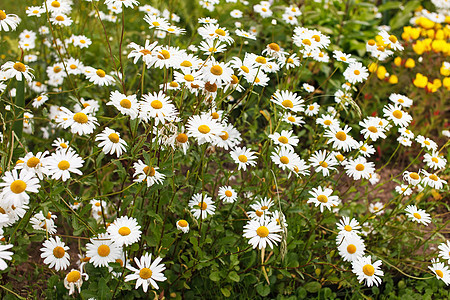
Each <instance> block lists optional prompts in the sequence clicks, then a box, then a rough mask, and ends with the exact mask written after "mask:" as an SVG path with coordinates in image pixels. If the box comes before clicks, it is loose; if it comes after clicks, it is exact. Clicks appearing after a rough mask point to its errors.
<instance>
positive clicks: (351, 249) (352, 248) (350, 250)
mask: <svg viewBox="0 0 450 300" xmlns="http://www.w3.org/2000/svg"><path fill="white" fill-rule="evenodd" d="M347 252H348V253H350V254H353V253H355V252H356V246H355V245H353V244H350V245H348V246H347Z"/></svg>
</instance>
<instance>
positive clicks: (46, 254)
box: [41, 236, 70, 271]
mask: <svg viewBox="0 0 450 300" xmlns="http://www.w3.org/2000/svg"><path fill="white" fill-rule="evenodd" d="M42 246H43V248H41V251H42V254H41V257H42V258H45V259H44V263H45V264H47V265H49V266H48V267H49V268H53V267H55V270H56V271H59V270H65V269H67V267H68V266H69V265H70V261H69V260H70V256H69V253H68V252H67V250H69V247H68V246H66V244H65V243H64V242H63V241H61V239H60V238H59V236H56V237H54V238H53V237H51V238H50V239H48V240H46V241H45V242H44V243H43V244H42Z"/></svg>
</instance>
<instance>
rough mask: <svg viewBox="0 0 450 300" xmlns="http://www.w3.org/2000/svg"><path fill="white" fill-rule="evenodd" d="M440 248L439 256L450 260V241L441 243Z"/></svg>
mask: <svg viewBox="0 0 450 300" xmlns="http://www.w3.org/2000/svg"><path fill="white" fill-rule="evenodd" d="M438 249H439V250H440V251H439V257H440V258H442V259H446V260H448V261H449V262H450V241H447V243H441V244H439V246H438Z"/></svg>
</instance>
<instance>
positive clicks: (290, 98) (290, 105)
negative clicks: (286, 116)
mask: <svg viewBox="0 0 450 300" xmlns="http://www.w3.org/2000/svg"><path fill="white" fill-rule="evenodd" d="M270 101H272V102H273V103H275V104H278V105H280V106H282V107H283V108H285V109H287V110H290V111H293V112H301V111H303V102H304V101H303V99H302V97H300V96H297V94H296V93H292V92H290V91H279V90H277V91H276V92H275V93H274V94H273V96H272V98H270Z"/></svg>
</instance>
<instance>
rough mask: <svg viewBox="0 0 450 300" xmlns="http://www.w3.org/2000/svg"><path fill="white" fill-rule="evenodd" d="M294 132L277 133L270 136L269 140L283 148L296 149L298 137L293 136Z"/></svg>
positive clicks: (283, 131)
mask: <svg viewBox="0 0 450 300" xmlns="http://www.w3.org/2000/svg"><path fill="white" fill-rule="evenodd" d="M293 133H294V132H293V131H292V130H282V131H281V133H278V132H275V133H274V134H269V138H270V139H272V141H273V143H274V144H275V145H278V146H281V147H282V148H283V147H285V148H290V149H294V148H293V147H296V146H297V145H298V141H299V140H298V137H296V136H294V135H293Z"/></svg>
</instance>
